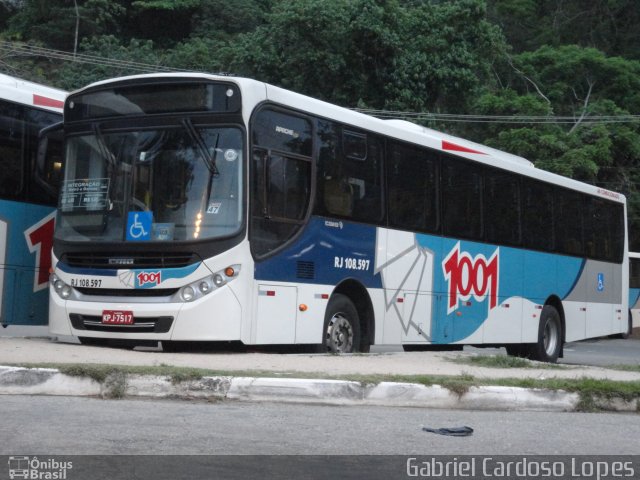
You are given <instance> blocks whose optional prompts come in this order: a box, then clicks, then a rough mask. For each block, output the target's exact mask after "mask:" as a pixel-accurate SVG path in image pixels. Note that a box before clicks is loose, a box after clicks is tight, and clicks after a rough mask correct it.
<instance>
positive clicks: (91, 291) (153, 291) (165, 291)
mask: <svg viewBox="0 0 640 480" xmlns="http://www.w3.org/2000/svg"><path fill="white" fill-rule="evenodd" d="M74 288H75V289H76V290H77V291H78V292H80V293H81V294H83V295H89V296H95V297H170V296H171V295H174V294H175V293H176V292H177V291H178V290H180V289H179V288H83V287H74Z"/></svg>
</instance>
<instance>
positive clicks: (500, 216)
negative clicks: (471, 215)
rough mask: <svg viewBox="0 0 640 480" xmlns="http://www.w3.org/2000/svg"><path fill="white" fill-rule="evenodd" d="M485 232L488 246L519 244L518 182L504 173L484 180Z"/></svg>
mask: <svg viewBox="0 0 640 480" xmlns="http://www.w3.org/2000/svg"><path fill="white" fill-rule="evenodd" d="M484 212H485V213H484V231H485V235H486V239H487V241H488V242H490V243H501V244H505V245H518V244H519V243H520V182H519V180H518V177H516V176H515V175H512V174H509V173H507V172H505V171H503V170H494V169H491V170H488V171H487V172H486V174H485V177H484Z"/></svg>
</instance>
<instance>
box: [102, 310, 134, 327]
mask: <svg viewBox="0 0 640 480" xmlns="http://www.w3.org/2000/svg"><path fill="white" fill-rule="evenodd" d="M102 323H106V324H108V325H132V324H133V312H130V311H127V310H103V311H102Z"/></svg>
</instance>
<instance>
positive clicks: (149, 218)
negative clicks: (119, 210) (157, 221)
mask: <svg viewBox="0 0 640 480" xmlns="http://www.w3.org/2000/svg"><path fill="white" fill-rule="evenodd" d="M152 222H153V215H152V214H151V212H129V215H128V217H127V240H129V241H134V242H135V241H141V240H150V239H151V224H152Z"/></svg>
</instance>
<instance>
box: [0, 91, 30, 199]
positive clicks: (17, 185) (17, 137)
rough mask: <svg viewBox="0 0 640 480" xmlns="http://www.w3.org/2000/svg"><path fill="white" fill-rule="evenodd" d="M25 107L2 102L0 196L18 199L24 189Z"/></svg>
mask: <svg viewBox="0 0 640 480" xmlns="http://www.w3.org/2000/svg"><path fill="white" fill-rule="evenodd" d="M24 135H25V131H24V107H21V106H19V105H15V104H13V103H7V102H0V158H1V159H2V168H1V169H0V196H2V197H3V198H10V199H17V198H18V197H19V196H20V194H21V192H22V187H23V168H24V144H23V142H24Z"/></svg>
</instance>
